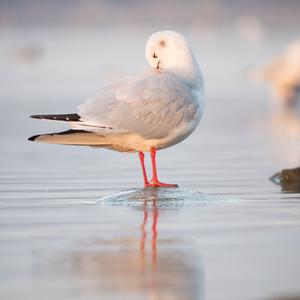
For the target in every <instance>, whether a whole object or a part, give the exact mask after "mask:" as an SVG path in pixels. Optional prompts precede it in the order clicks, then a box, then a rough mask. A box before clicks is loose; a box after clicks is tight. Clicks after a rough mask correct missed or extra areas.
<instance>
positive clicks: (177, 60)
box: [164, 49, 204, 90]
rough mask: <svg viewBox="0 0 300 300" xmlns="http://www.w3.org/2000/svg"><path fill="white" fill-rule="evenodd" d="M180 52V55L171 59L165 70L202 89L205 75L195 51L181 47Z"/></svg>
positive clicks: (193, 86) (195, 87)
mask: <svg viewBox="0 0 300 300" xmlns="http://www.w3.org/2000/svg"><path fill="white" fill-rule="evenodd" d="M177 54H178V53H177ZM179 54H180V55H179V56H178V57H173V58H172V59H171V60H170V61H169V63H168V66H166V69H165V70H164V72H165V73H169V74H172V75H173V76H175V77H178V78H180V79H181V80H183V81H184V82H185V83H186V84H188V85H189V86H191V87H192V88H194V89H200V90H202V89H203V87H204V80H203V75H202V72H201V70H200V68H199V66H198V63H197V61H196V59H195V57H194V55H193V53H192V52H191V50H190V49H181V51H180V53H179ZM172 62H173V63H172Z"/></svg>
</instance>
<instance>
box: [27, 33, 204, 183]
mask: <svg viewBox="0 0 300 300" xmlns="http://www.w3.org/2000/svg"><path fill="white" fill-rule="evenodd" d="M145 52H146V53H145V54H146V58H147V60H148V62H149V64H150V66H151V68H150V69H149V70H147V71H146V72H144V73H142V74H140V75H137V76H131V77H126V78H124V79H122V80H119V81H117V82H114V83H112V84H110V85H108V86H106V87H104V88H103V89H102V90H101V91H100V93H99V94H98V95H97V96H95V97H93V98H91V99H88V100H87V101H85V102H84V103H83V104H82V105H80V106H79V111H78V113H73V114H65V115H57V114H56V115H53V114H51V115H34V116H32V117H33V118H37V119H47V120H55V121H63V122H66V123H68V124H69V125H70V127H71V128H72V129H71V130H68V131H64V132H59V133H51V134H42V135H36V136H33V137H31V138H30V139H29V140H31V141H37V142H44V143H52V144H65V145H81V146H97V147H103V148H108V149H112V150H116V151H120V152H138V153H139V159H140V162H141V167H142V172H143V178H144V186H145V187H149V186H151V187H174V186H177V185H175V184H165V183H162V182H160V181H159V180H158V177H157V170H156V161H155V155H156V150H159V149H163V148H167V147H170V146H172V145H175V144H177V143H179V142H181V141H182V140H184V139H185V138H187V137H188V136H189V135H190V134H191V133H192V132H193V131H194V130H195V128H196V127H197V125H198V123H199V121H200V119H201V116H202V113H203V84H204V83H203V77H202V73H201V70H200V68H199V66H198V64H197V62H196V59H195V57H194V55H193V53H192V51H191V49H190V47H189V45H188V43H187V41H186V39H185V38H184V36H183V35H181V34H180V33H177V32H175V31H160V32H156V33H154V34H153V35H151V36H150V38H149V39H148V41H147V44H146V51H145ZM143 152H150V157H151V161H152V179H151V180H150V181H148V178H147V175H146V169H145V165H144V153H143Z"/></svg>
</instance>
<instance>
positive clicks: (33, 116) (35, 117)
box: [30, 115, 43, 119]
mask: <svg viewBox="0 0 300 300" xmlns="http://www.w3.org/2000/svg"><path fill="white" fill-rule="evenodd" d="M30 118H33V119H42V118H43V117H42V116H41V115H31V116H30Z"/></svg>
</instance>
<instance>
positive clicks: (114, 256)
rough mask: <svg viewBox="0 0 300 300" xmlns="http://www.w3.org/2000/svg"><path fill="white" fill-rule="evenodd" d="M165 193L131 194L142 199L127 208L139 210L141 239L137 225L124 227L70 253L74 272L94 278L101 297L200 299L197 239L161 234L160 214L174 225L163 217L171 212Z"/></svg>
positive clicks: (201, 293) (91, 281) (136, 192)
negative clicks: (110, 236)
mask: <svg viewBox="0 0 300 300" xmlns="http://www.w3.org/2000/svg"><path fill="white" fill-rule="evenodd" d="M168 193H169V192H168ZM163 194H164V191H162V190H160V191H158V190H156V191H155V190H151V191H150V190H149V189H148V190H136V191H132V192H131V193H130V195H131V197H133V198H134V199H135V201H139V203H140V204H141V205H140V206H138V209H136V208H137V207H136V206H134V209H133V210H129V212H130V213H132V214H133V215H135V214H136V213H138V214H139V215H140V223H139V225H137V227H136V229H138V233H139V238H136V232H137V230H136V229H135V230H134V231H132V232H131V231H129V232H128V230H126V231H125V230H124V231H123V232H119V233H118V235H117V236H116V237H115V238H113V239H97V240H96V241H95V242H93V243H91V245H89V247H88V249H83V250H81V251H77V252H76V253H73V254H72V255H71V265H72V273H73V274H77V276H80V278H81V279H83V280H85V281H88V282H90V283H93V284H92V286H93V288H94V289H95V290H97V295H98V296H100V299H110V297H112V298H111V299H152V300H156V299H174V300H175V299H181V300H182V299H186V300H189V299H204V277H203V268H202V266H201V263H200V262H201V259H200V256H199V254H198V253H197V247H196V246H195V244H193V243H192V242H191V241H188V240H185V239H184V237H175V238H174V237H170V236H169V237H168V236H164V235H163V234H162V233H161V234H159V231H158V225H159V220H160V219H162V220H163V221H164V222H163V224H164V226H166V227H167V228H168V226H169V225H172V224H168V223H166V222H165V220H164V219H163V218H164V216H168V215H170V214H172V211H170V209H168V208H167V207H168V206H169V205H170V203H168V201H167V200H166V199H165V198H164V196H163ZM123 196H124V195H123ZM160 196H162V198H164V200H163V201H165V202H164V203H165V209H163V208H162V207H160V206H161V203H160V200H161V199H160ZM126 197H127V198H128V195H127V196H126ZM129 198H130V197H129ZM129 198H128V199H129ZM169 201H171V199H169ZM175 213H176V212H175ZM160 221H161V220H160ZM124 229H125V228H124ZM115 233H116V232H114V233H112V235H114V234H115ZM120 236H121V237H120ZM172 236H173V235H172ZM90 287H91V285H90Z"/></svg>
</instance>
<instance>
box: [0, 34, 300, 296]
mask: <svg viewBox="0 0 300 300" xmlns="http://www.w3.org/2000/svg"><path fill="white" fill-rule="evenodd" d="M146 35H147V34H145V36H146ZM15 36H16V37H17V36H18V34H17V33H15ZM49 36H50V37H51V33H50V34H49V35H48V39H49V40H48V44H47V43H45V44H44V48H45V50H44V51H45V53H46V54H47V55H46V54H45V57H44V58H43V59H41V61H40V62H37V64H36V65H35V67H31V68H30V69H29V68H28V66H27V67H26V66H24V65H21V66H20V65H15V64H14V63H11V62H6V65H5V67H4V69H2V71H1V74H0V76H1V79H3V78H4V75H5V74H4V73H7V72H8V76H9V77H10V80H12V78H14V79H15V82H16V83H17V82H19V81H21V80H22V79H23V80H25V82H23V83H21V84H20V85H18V87H14V88H13V87H12V86H11V87H10V88H9V87H4V88H3V90H2V92H1V105H2V106H3V110H2V112H3V114H2V117H1V119H0V133H1V139H2V140H1V148H0V152H1V156H0V231H1V232H0V245H1V246H0V253H1V255H0V270H1V271H0V282H1V283H0V298H1V299H13V300H15V299H20V298H22V299H46V300H47V299H64V300H65V299H72V300H74V299H139V300H140V299H220V300H221V299H222V300H224V299H231V300H234V299H236V300H240V299H251V300H253V299H270V300H272V299H281V298H282V299H285V298H288V297H297V296H298V297H299V296H300V285H299V278H300V195H299V193H292V192H289V191H284V190H282V189H281V187H280V186H278V185H275V184H274V183H273V182H271V181H269V179H268V178H269V177H270V176H271V175H272V174H274V173H275V172H277V171H279V170H281V169H284V168H292V167H295V166H296V164H297V162H299V153H300V151H299V149H300V141H299V136H300V122H299V118H298V117H296V116H295V115H293V114H291V113H288V112H283V111H279V110H277V111H276V110H275V111H271V110H270V109H269V106H268V101H267V98H268V97H269V96H268V93H267V92H266V90H264V89H262V88H261V87H259V86H255V85H253V84H251V83H249V82H247V81H246V80H245V78H242V76H240V69H241V67H242V63H241V64H238V63H235V64H234V62H235V60H236V59H240V58H236V57H235V56H234V55H233V54H232V55H231V56H230V55H229V54H228V55H229V58H228V60H227V61H226V62H225V65H226V66H227V67H228V68H229V67H230V66H231V67H230V68H229V69H228V73H226V72H224V70H223V71H222V72H217V69H216V65H217V63H218V62H221V61H222V60H221V58H220V57H219V61H218V59H217V61H215V58H216V57H218V56H217V54H216V53H217V50H215V52H213V51H212V52H211V53H210V52H209V47H208V46H207V48H205V47H201V46H204V44H205V43H203V45H200V44H199V45H196V53H199V55H200V53H201V57H202V60H203V61H205V68H204V72H206V73H205V74H207V76H206V78H207V100H206V101H207V103H206V110H205V115H204V119H203V121H202V123H201V124H200V126H199V128H198V129H197V131H196V132H195V133H194V134H193V135H192V136H191V137H190V138H189V139H188V140H186V141H185V142H183V143H181V144H179V145H177V146H176V147H173V148H171V149H167V150H165V151H160V152H158V163H159V174H160V177H161V179H162V180H165V181H168V182H175V183H178V184H179V189H172V190H171V191H165V190H164V189H160V190H149V189H148V190H144V189H142V188H141V186H142V180H141V174H140V170H139V165H138V159H137V155H134V154H119V153H114V152H110V151H106V150H99V149H91V148H80V147H65V146H55V145H44V144H36V143H31V142H28V141H27V138H28V137H29V136H31V135H33V134H36V133H40V132H49V131H52V130H54V131H59V130H60V129H64V128H65V127H64V126H62V125H55V124H53V123H51V122H49V123H47V122H40V121H37V120H31V119H29V118H28V116H29V115H31V114H35V113H48V112H55V113H63V112H73V111H70V110H72V109H74V108H75V106H76V105H77V104H79V103H80V101H81V100H82V99H84V98H87V97H89V96H91V95H93V94H94V92H95V91H96V87H97V86H98V84H99V83H100V82H102V81H103V78H102V77H101V76H99V79H97V80H96V79H95V74H96V70H102V67H103V65H101V63H99V66H98V69H97V68H96V67H94V69H93V70H92V72H91V74H90V71H91V68H90V66H91V65H90V63H91V60H90V59H89V58H87V62H86V63H87V66H88V68H86V69H85V68H84V67H83V65H84V64H82V62H81V63H80V65H78V67H80V68H82V70H83V71H82V73H80V74H79V75H78V76H75V75H74V72H72V70H70V69H69V70H68V71H66V70H64V69H63V70H62V71H61V73H60V74H59V75H58V76H62V77H65V78H67V79H66V80H65V81H64V82H61V87H60V86H59V84H58V82H57V81H54V82H56V84H57V86H55V85H54V84H53V85H51V84H50V86H49V83H48V82H47V74H48V76H50V77H51V74H55V68H57V69H56V70H58V66H61V65H63V61H64V59H67V56H66V54H65V53H67V52H68V49H69V48H68V47H70V46H72V45H73V44H74V45H75V44H76V45H78V41H80V40H81V39H82V40H84V41H86V40H89V39H91V40H93V39H94V38H95V34H93V33H90V35H89V36H88V37H86V36H82V37H81V38H80V37H76V35H74V36H72V35H70V34H68V36H71V37H73V39H72V38H70V41H69V43H71V45H70V44H68V47H65V48H63V46H60V47H61V49H60V50H61V52H58V53H56V54H53V51H54V50H56V48H55V46H53V45H52V44H51V41H52V40H51V38H49ZM63 36H64V35H63V33H61V36H60V37H63ZM140 36H142V34H140ZM140 36H139V38H138V41H139V42H140V43H141V45H142V42H143V40H142V39H141V37H140ZM2 38H3V39H4V38H5V35H4V34H3V33H2ZM110 39H111V40H115V39H116V37H114V36H112V37H110ZM4 40H5V39H4ZM5 41H7V44H6V45H9V42H10V43H11V44H12V45H14V42H13V41H14V39H12V40H5ZM72 43H73V44H72ZM107 43H108V42H107ZM136 44H139V43H137V42H136V41H135V45H136ZM6 47H7V48H9V47H8V46H6ZM126 47H128V48H130V47H134V46H132V45H128V46H126ZM237 47H239V49H242V50H243V49H244V48H245V51H247V50H246V49H248V48H247V45H244V44H241V45H237ZM243 47H244V48H243ZM140 48H141V49H142V46H141V47H140ZM5 49H6V48H5V47H4V46H2V48H1V49H0V50H1V51H2V52H1V53H6V52H5ZM74 49H75V48H74ZM126 49H127V48H126ZM141 49H137V50H135V51H136V52H138V51H140V50H141ZM263 49H265V51H266V48H263ZM84 50H86V49H85V48H84V47H83V48H80V49H79V50H78V49H77V50H76V49H75V50H74V53H73V54H72V55H73V58H72V59H70V60H67V61H66V62H65V63H66V65H67V66H68V64H69V65H70V64H71V63H72V62H73V63H74V61H75V63H74V64H75V66H74V68H76V61H77V58H78V59H79V58H80V57H81V55H82V53H83V51H84ZM127 50H128V49H127ZM225 50H226V49H225ZM225 50H224V51H225ZM91 51H92V50H91ZM248 51H249V52H250V51H251V49H250V50H248ZM111 55H114V54H113V53H112V54H111ZM138 57H139V58H138V60H137V61H136V62H135V64H134V65H133V69H135V68H136V69H137V68H138V67H141V68H142V66H143V64H142V63H141V62H142V61H143V57H142V55H141V54H140V56H138ZM118 60H120V61H121V58H118ZM257 60H258V58H257ZM239 61H241V59H240V60H239ZM51 62H52V64H53V65H52V67H51V68H50V67H49V66H50V65H51ZM117 63H118V62H117ZM11 64H12V65H11ZM78 64H79V63H78ZM26 68H27V69H26ZM121 68H123V71H124V72H125V73H126V72H127V69H129V66H127V65H125V64H123V65H122V64H121ZM84 70H85V71H84ZM9 72H10V73H9ZM22 72H23V73H22ZM64 72H65V73H64ZM128 73H129V71H128ZM16 74H17V75H16ZM49 74H50V75H49ZM215 74H217V75H215ZM228 74H229V75H228ZM28 77H29V78H28ZM26 78H27V79H26ZM83 78H85V80H86V81H83V82H84V84H83V85H82V86H79V85H78V82H79V81H82V80H83ZM92 78H94V81H92ZM26 80H28V81H26ZM51 80H52V81H50V83H51V82H53V78H52V79H51ZM29 82H31V86H28V85H26V84H25V83H27V84H28V83H29ZM34 82H36V86H35V84H34ZM85 82H86V84H85ZM77 86H78V90H77ZM18 89H19V90H18ZM60 91H61V95H60V96H59V92H60ZM43 95H46V96H45V97H44V98H40V97H42V96H43ZM31 96H32V97H31ZM58 98H59V99H58ZM3 99H7V100H5V101H4V100H3ZM124 191H125V192H124ZM126 191H127V192H126ZM120 192H121V193H120ZM295 299H296V298H295Z"/></svg>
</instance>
